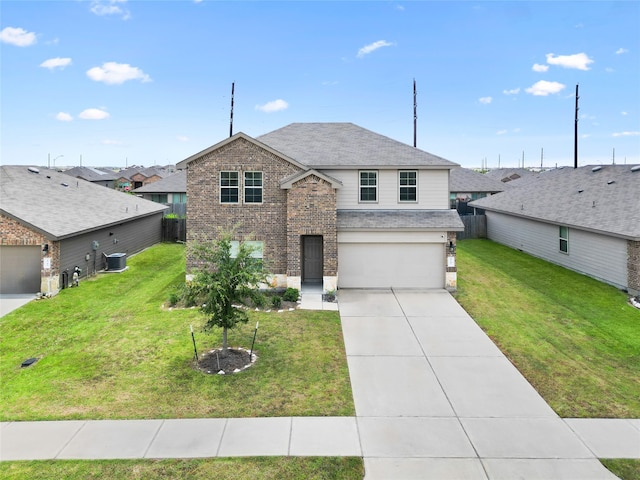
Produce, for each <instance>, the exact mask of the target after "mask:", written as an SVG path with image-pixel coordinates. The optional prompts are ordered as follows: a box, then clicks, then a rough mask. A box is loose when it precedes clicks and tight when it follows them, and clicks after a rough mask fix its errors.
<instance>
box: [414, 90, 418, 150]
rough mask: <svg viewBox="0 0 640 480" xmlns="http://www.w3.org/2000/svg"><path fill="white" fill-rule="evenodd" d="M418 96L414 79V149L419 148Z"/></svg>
mask: <svg viewBox="0 0 640 480" xmlns="http://www.w3.org/2000/svg"><path fill="white" fill-rule="evenodd" d="M417 98H418V94H417V92H416V79H415V78H414V79H413V147H414V148H415V147H417V146H418V143H417V137H416V136H417V130H418V104H417Z"/></svg>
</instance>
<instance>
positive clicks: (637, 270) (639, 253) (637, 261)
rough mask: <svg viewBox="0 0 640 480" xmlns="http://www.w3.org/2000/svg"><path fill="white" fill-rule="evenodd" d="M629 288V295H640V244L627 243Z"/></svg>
mask: <svg viewBox="0 0 640 480" xmlns="http://www.w3.org/2000/svg"><path fill="white" fill-rule="evenodd" d="M627 286H628V290H629V293H631V294H632V295H640V242H639V241H633V240H628V241H627Z"/></svg>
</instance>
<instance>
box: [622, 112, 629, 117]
mask: <svg viewBox="0 0 640 480" xmlns="http://www.w3.org/2000/svg"><path fill="white" fill-rule="evenodd" d="M620 115H622V116H626V115H629V112H620Z"/></svg>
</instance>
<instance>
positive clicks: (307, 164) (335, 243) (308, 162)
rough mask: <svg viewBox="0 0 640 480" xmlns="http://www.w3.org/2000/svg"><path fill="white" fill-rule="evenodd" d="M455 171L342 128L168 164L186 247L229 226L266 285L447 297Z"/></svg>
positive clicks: (238, 141) (220, 149)
mask: <svg viewBox="0 0 640 480" xmlns="http://www.w3.org/2000/svg"><path fill="white" fill-rule="evenodd" d="M455 166H457V164H455V163H453V162H450V161H448V160H445V159H443V158H440V157H437V156H435V155H432V154H429V153H427V152H424V151H422V150H418V149H417V148H414V147H411V146H408V145H406V144H403V143H400V142H398V141H395V140H392V139H390V138H388V137H385V136H382V135H379V134H377V133H374V132H371V131H369V130H366V129H364V128H361V127H358V126H357V125H353V124H351V123H294V124H291V125H288V126H286V127H283V128H281V129H278V130H275V131H273V132H271V133H267V134H265V135H262V136H260V137H257V138H252V137H250V136H248V135H245V134H244V133H238V134H236V135H233V136H232V137H230V138H227V139H226V140H223V141H222V142H220V143H218V144H216V145H213V146H212V147H210V148H207V149H206V150H203V151H201V152H199V153H196V154H195V155H192V156H191V157H189V158H187V159H185V160H183V161H182V162H180V163H179V164H178V168H180V169H185V168H186V169H187V198H188V218H187V242H188V243H189V242H194V241H200V240H204V239H212V238H215V237H216V235H217V232H219V231H220V228H222V229H223V230H231V229H232V228H234V227H235V235H236V240H237V241H252V242H254V245H255V246H256V247H257V252H256V256H259V257H262V258H263V259H264V260H265V262H266V264H267V265H268V267H269V270H270V271H271V272H272V273H273V275H274V276H273V279H272V280H273V284H274V285H277V286H283V287H284V286H288V287H294V288H301V286H302V285H303V284H304V283H321V284H322V285H323V289H324V290H325V291H332V290H335V289H336V288H389V287H397V288H444V287H447V288H450V289H455V286H456V267H455V238H456V232H457V231H462V230H464V227H463V224H462V222H461V220H460V218H459V216H458V214H457V212H456V211H455V210H451V209H450V208H449V172H450V170H451V168H453V167H455ZM194 266H195V264H194V263H193V259H187V271H189V270H190V269H192V268H193V267H194Z"/></svg>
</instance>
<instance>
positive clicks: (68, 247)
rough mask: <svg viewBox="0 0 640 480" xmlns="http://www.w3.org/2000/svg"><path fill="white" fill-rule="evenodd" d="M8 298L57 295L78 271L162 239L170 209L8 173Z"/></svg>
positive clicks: (3, 281) (0, 226) (49, 173)
mask: <svg viewBox="0 0 640 480" xmlns="http://www.w3.org/2000/svg"><path fill="white" fill-rule="evenodd" d="M0 174H1V175H0V189H1V191H2V196H1V197H0V264H1V265H2V268H1V269H0V293H37V292H43V293H49V294H54V293H56V292H57V291H58V290H59V289H60V288H61V287H62V286H63V283H64V280H65V279H66V280H68V281H69V282H70V281H71V278H70V276H71V275H72V273H73V269H74V267H75V266H76V265H77V266H79V267H80V268H81V269H82V276H85V275H87V274H88V273H93V272H95V271H98V270H102V269H103V268H104V265H105V258H106V257H105V255H110V254H113V253H126V254H132V253H135V252H139V251H140V250H142V249H144V248H147V247H149V246H151V245H153V244H155V243H158V242H160V241H161V235H162V215H163V210H164V209H165V208H166V207H165V206H163V205H159V204H157V203H153V202H149V201H147V200H144V199H142V198H139V197H136V196H133V195H129V194H126V193H122V192H118V191H117V190H113V189H110V188H104V187H101V186H99V185H94V184H92V183H90V182H87V181H85V180H80V179H73V178H70V177H69V176H68V175H65V174H63V173H60V172H56V171H54V170H48V169H44V168H40V169H38V168H34V167H27V166H1V167H0Z"/></svg>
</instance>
